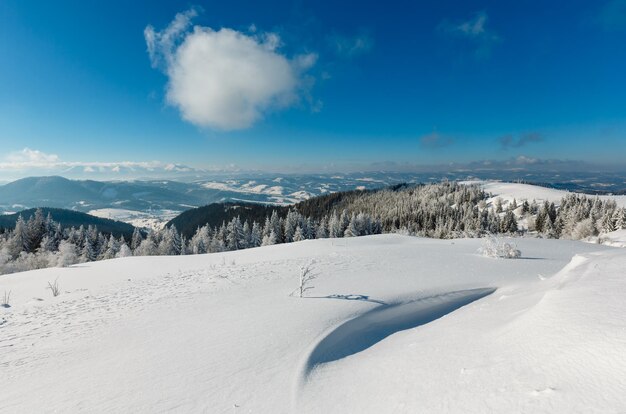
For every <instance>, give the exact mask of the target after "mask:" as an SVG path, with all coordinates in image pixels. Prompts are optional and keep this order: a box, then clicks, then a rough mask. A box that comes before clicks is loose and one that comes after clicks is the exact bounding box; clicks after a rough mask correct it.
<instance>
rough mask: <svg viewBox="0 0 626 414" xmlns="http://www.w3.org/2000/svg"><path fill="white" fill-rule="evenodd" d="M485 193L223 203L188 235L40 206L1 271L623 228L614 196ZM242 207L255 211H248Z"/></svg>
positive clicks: (23, 224) (428, 190) (2, 255)
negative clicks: (407, 239) (537, 198)
mask: <svg viewBox="0 0 626 414" xmlns="http://www.w3.org/2000/svg"><path fill="white" fill-rule="evenodd" d="M488 198H489V195H488V194H486V193H485V192H484V191H483V190H482V189H481V188H480V187H479V186H475V185H471V186H466V185H460V184H457V183H452V182H444V183H440V184H431V185H418V186H405V185H401V186H395V187H393V188H388V189H383V190H378V191H353V192H346V193H338V194H331V195H328V196H324V197H318V198H317V199H312V200H309V201H308V202H305V203H301V204H298V205H296V206H294V207H291V208H267V209H266V210H265V212H266V215H265V216H259V215H258V214H257V213H258V212H259V211H260V210H259V209H253V208H252V209H234V208H230V209H229V210H232V211H234V212H236V213H239V214H238V215H235V214H233V215H232V218H231V219H230V220H228V221H226V220H224V221H223V222H222V223H220V224H219V225H211V224H204V225H198V226H197V228H196V231H195V232H194V233H193V235H192V237H190V238H186V237H185V236H184V235H181V233H180V232H179V231H178V230H177V228H176V226H175V225H173V224H172V225H170V226H167V227H165V228H164V229H162V230H160V231H152V232H149V233H147V235H145V236H144V235H143V234H142V233H141V232H140V231H139V230H135V232H134V233H133V235H132V238H131V239H130V240H129V241H128V242H127V241H126V240H125V239H124V237H120V238H116V237H114V236H110V235H109V236H106V235H103V234H102V233H100V232H99V231H98V229H97V228H96V227H94V226H89V227H87V228H84V227H82V226H81V227H79V228H74V227H71V228H69V229H66V228H63V227H62V226H61V225H60V224H58V223H56V222H55V221H54V220H53V219H52V217H50V215H48V216H47V217H44V215H43V213H42V212H41V210H38V212H37V213H36V214H35V215H33V216H32V217H31V218H30V219H29V220H27V221H25V220H23V219H22V218H21V217H20V218H18V221H17V223H16V226H15V229H14V230H9V231H6V232H4V233H3V234H0V272H1V273H8V272H16V271H23V270H29V269H36V268H41V267H48V266H67V265H70V264H73V263H78V262H88V261H95V260H102V259H109V258H114V257H125V256H130V255H136V256H150V255H183V254H201V253H211V252H222V251H228V250H239V249H245V248H250V247H257V246H264V245H273V244H279V243H290V242H294V241H300V240H306V239H321V238H336V237H357V236H363V235H369V234H380V233H392V232H401V233H404V234H410V235H417V236H423V237H434V238H456V237H481V236H483V235H485V234H499V233H504V234H521V233H523V232H525V231H530V232H534V233H535V232H536V234H538V235H539V236H541V237H549V238H571V239H581V238H586V237H589V236H594V235H598V234H599V233H600V232H610V231H613V230H617V229H626V210H625V209H624V208H621V209H620V208H617V205H616V204H615V202H614V201H602V200H600V199H599V198H592V197H587V196H584V195H576V194H569V195H567V196H566V197H564V198H563V200H562V201H561V203H560V207H559V208H557V207H556V206H555V205H554V204H553V203H548V202H545V203H542V204H538V203H536V202H534V201H533V202H530V203H529V202H527V201H525V202H523V203H521V204H520V205H518V203H517V202H516V201H515V200H513V201H512V202H510V203H505V202H503V201H502V200H500V199H496V200H495V201H494V202H493V205H491V206H489V205H488V204H487V200H488ZM221 208H224V206H223V205H222V206H221ZM264 208H265V207H264ZM232 211H231V212H229V213H228V214H231V213H232ZM250 211H253V212H254V215H253V217H255V218H257V219H251V218H250V217H247V216H246V213H249V212H250ZM259 218H262V219H259ZM520 222H523V224H524V225H523V226H520V225H519V223H520Z"/></svg>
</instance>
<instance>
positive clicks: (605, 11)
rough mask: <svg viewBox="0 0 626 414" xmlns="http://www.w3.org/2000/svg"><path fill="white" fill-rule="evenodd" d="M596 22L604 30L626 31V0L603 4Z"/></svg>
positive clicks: (615, 0)
mask: <svg viewBox="0 0 626 414" xmlns="http://www.w3.org/2000/svg"><path fill="white" fill-rule="evenodd" d="M596 21H597V23H598V24H600V25H601V26H602V27H603V28H604V29H606V30H611V31H612V30H622V29H626V0H610V1H607V2H606V3H604V5H603V6H602V8H601V9H600V12H599V13H598V16H597V18H596Z"/></svg>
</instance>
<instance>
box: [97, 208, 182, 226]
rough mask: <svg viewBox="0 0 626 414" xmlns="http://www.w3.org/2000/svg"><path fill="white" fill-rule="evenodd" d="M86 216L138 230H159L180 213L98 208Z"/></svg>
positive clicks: (173, 211)
mask: <svg viewBox="0 0 626 414" xmlns="http://www.w3.org/2000/svg"><path fill="white" fill-rule="evenodd" d="M88 214H91V215H92V216H96V217H100V218H107V219H111V220H117V221H123V222H125V223H128V224H132V225H133V226H135V227H139V228H144V229H152V230H161V229H162V228H163V227H164V226H165V224H166V223H167V222H168V221H170V220H171V219H173V218H174V217H176V216H177V215H178V214H180V211H175V210H151V211H137V210H127V209H123V208H100V209H97V210H90V211H89V212H88Z"/></svg>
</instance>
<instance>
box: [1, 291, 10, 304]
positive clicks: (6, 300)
mask: <svg viewBox="0 0 626 414" xmlns="http://www.w3.org/2000/svg"><path fill="white" fill-rule="evenodd" d="M10 302H11V291H10V290H9V293H7V292H6V291H5V292H4V297H3V298H2V303H0V306H2V307H3V308H10V307H11V303H10Z"/></svg>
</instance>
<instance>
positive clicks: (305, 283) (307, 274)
mask: <svg viewBox="0 0 626 414" xmlns="http://www.w3.org/2000/svg"><path fill="white" fill-rule="evenodd" d="M316 277H317V275H316V274H315V273H313V261H310V262H309V263H307V264H306V265H304V266H302V267H300V286H298V289H297V291H298V294H299V296H300V297H301V298H302V297H304V294H305V292H306V291H307V290H309V289H313V288H315V286H311V285H310V284H311V282H312V281H313V279H315V278H316Z"/></svg>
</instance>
